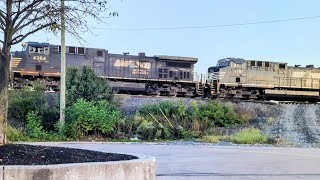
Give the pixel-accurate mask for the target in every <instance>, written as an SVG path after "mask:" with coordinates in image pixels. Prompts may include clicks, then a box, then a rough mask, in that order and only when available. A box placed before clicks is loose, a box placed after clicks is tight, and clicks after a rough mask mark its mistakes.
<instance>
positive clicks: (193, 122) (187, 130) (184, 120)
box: [135, 101, 244, 139]
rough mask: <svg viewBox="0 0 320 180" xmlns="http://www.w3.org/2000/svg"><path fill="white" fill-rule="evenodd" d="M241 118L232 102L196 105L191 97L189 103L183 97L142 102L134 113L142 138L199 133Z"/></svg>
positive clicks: (188, 136) (234, 122) (162, 137)
mask: <svg viewBox="0 0 320 180" xmlns="http://www.w3.org/2000/svg"><path fill="white" fill-rule="evenodd" d="M243 122H244V121H243V120H242V118H241V117H239V116H238V115H237V114H236V113H235V111H234V108H233V106H232V105H230V104H229V105H225V104H222V103H220V102H218V101H209V102H208V103H205V104H200V105H199V104H198V103H197V102H196V101H193V102H192V106H191V107H189V106H188V105H187V104H186V103H184V102H183V101H180V102H172V101H161V102H159V103H158V104H148V105H145V106H143V107H142V108H141V109H139V111H138V112H137V113H136V116H135V125H136V127H137V133H138V134H139V135H141V137H142V138H144V139H154V138H157V139H159V138H160V139H168V138H169V139H177V138H192V137H199V136H201V135H202V134H203V133H205V132H206V131H207V130H209V129H211V128H213V127H229V126H233V125H237V124H241V123H243Z"/></svg>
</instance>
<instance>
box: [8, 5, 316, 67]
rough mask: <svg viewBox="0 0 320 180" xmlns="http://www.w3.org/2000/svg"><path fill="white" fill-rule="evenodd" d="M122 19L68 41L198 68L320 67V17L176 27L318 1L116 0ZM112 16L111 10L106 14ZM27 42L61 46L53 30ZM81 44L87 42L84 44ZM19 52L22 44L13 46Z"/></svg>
mask: <svg viewBox="0 0 320 180" xmlns="http://www.w3.org/2000/svg"><path fill="white" fill-rule="evenodd" d="M109 5H110V11H111V12H114V11H116V12H118V13H119V16H118V17H113V18H109V19H108V20H107V23H106V24H97V23H96V22H91V23H90V25H91V26H94V27H96V28H95V29H94V30H93V33H94V34H92V33H86V34H84V35H83V38H84V39H85V40H86V42H82V43H79V42H78V40H77V39H75V38H73V37H71V36H68V35H67V41H66V43H67V45H72V46H82V45H84V46H87V47H96V48H104V49H107V50H109V52H110V53H123V52H129V53H130V54H131V55H136V54H138V53H139V52H145V53H146V55H147V56H148V55H149V56H153V55H172V56H187V57H197V58H198V63H197V64H196V68H195V70H196V71H197V72H198V73H206V71H207V69H208V67H210V66H215V65H216V62H217V60H219V59H221V58H225V57H236V58H244V59H256V60H265V61H277V62H279V61H280V62H287V63H288V64H289V65H295V64H300V65H302V66H305V65H308V64H314V65H315V66H316V67H319V66H320V61H319V60H320V58H319V55H320V34H319V33H320V18H315V19H305V20H300V21H287V22H279V23H266V24H257V25H247V26H229V27H216V28H200V29H174V30H159V29H156V30H115V29H135V28H163V27H164V28H167V27H169V28H171V27H185V26H215V25H225V24H238V23H252V22H260V21H273V20H281V19H292V18H301V17H310V16H320V11H319V7H320V1H319V0H304V1H302V0H281V1H279V0H111V2H110V4H109ZM107 14H108V13H107ZM26 41H37V42H48V43H53V44H60V38H59V37H57V36H54V35H52V34H44V33H37V34H35V35H32V36H30V37H29V38H27V39H26ZM81 44H82V45H81ZM13 49H14V50H20V49H21V47H20V46H15V47H13Z"/></svg>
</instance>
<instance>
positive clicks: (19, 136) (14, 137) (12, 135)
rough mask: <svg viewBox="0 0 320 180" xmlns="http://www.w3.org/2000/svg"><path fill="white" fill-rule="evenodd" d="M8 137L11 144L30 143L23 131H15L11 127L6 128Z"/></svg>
mask: <svg viewBox="0 0 320 180" xmlns="http://www.w3.org/2000/svg"><path fill="white" fill-rule="evenodd" d="M6 136H7V139H8V141H9V142H15V141H29V138H28V137H27V136H26V135H25V134H24V133H23V131H22V130H18V129H15V128H13V127H11V126H10V125H7V126H6Z"/></svg>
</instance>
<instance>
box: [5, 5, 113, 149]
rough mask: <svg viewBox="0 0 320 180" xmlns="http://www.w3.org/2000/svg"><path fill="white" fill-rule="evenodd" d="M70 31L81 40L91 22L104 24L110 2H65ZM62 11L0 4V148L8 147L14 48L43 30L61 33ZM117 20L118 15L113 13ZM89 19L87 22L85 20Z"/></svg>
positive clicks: (46, 6)
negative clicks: (9, 101)
mask: <svg viewBox="0 0 320 180" xmlns="http://www.w3.org/2000/svg"><path fill="white" fill-rule="evenodd" d="M64 1H66V2H67V1H72V2H69V3H66V4H65V7H64V12H65V22H66V31H67V32H68V33H70V34H72V35H73V36H76V37H77V38H78V39H81V36H80V34H82V33H83V32H87V31H89V30H90V27H89V24H88V22H90V20H88V18H89V19H91V20H92V19H94V20H96V21H98V22H103V20H104V18H103V17H101V15H102V13H103V12H105V11H106V10H107V9H108V8H107V1H106V0H64ZM61 12H62V9H61V7H60V1H59V0H3V1H0V33H2V34H3V38H2V39H0V43H1V45H2V46H1V47H2V48H1V52H0V56H1V59H0V144H4V143H5V141H6V140H5V126H6V120H7V108H8V81H9V64H10V50H11V46H12V45H15V44H18V43H21V42H22V41H23V40H24V39H25V38H26V37H28V36H30V35H31V34H34V33H37V32H39V31H41V30H44V31H47V32H56V31H58V30H59V29H60V27H61V26H60V23H61V22H60V15H61ZM110 15H112V16H115V15H117V14H116V13H110ZM84 17H86V18H87V19H85V18H84Z"/></svg>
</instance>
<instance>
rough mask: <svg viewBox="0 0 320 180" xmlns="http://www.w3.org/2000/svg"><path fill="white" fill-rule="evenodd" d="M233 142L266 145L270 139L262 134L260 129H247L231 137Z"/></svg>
mask: <svg viewBox="0 0 320 180" xmlns="http://www.w3.org/2000/svg"><path fill="white" fill-rule="evenodd" d="M230 139H231V141H232V142H234V143H237V144H256V143H259V144H265V143H268V137H267V136H264V135H262V134H261V133H260V130H259V129H255V128H246V129H243V130H241V131H240V132H238V133H236V134H234V135H232V136H231V137H230Z"/></svg>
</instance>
